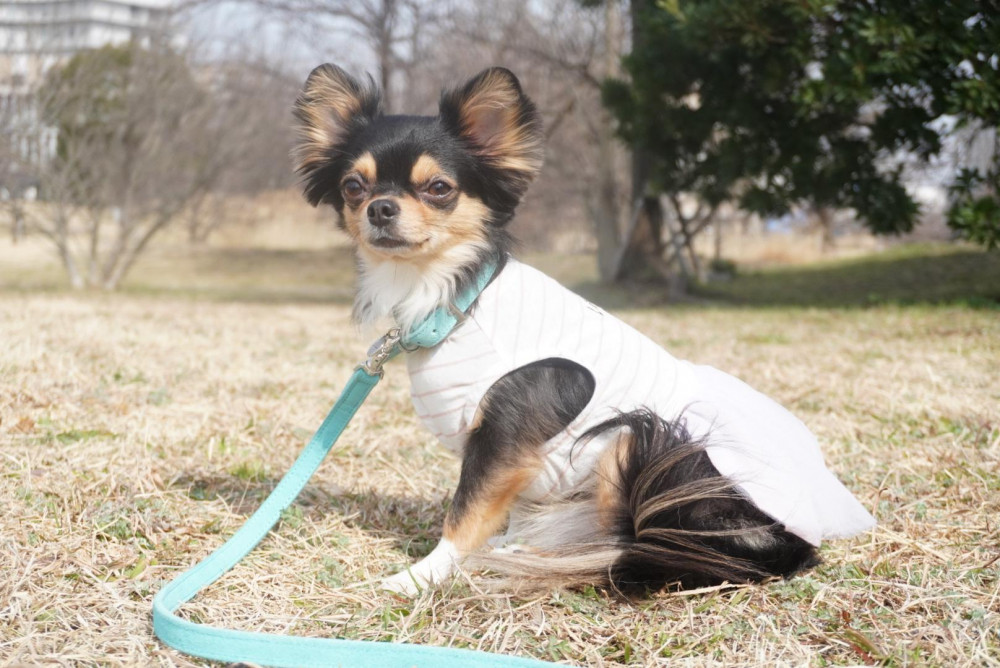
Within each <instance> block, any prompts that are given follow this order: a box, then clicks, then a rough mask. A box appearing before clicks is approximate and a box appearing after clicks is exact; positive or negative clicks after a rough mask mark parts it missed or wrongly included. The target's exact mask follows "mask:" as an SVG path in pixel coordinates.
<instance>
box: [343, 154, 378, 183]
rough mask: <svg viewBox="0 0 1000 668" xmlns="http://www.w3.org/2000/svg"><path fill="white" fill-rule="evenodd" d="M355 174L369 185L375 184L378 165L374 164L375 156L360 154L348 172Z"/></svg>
mask: <svg viewBox="0 0 1000 668" xmlns="http://www.w3.org/2000/svg"><path fill="white" fill-rule="evenodd" d="M349 171H351V172H356V173H357V174H358V175H359V176H360V177H361V178H362V179H364V180H365V182H366V183H368V184H369V185H370V184H372V183H375V179H376V177H377V176H378V165H376V164H375V156H373V155H372V154H371V153H369V152H365V153H362V154H361V155H360V156H358V159H357V160H355V161H354V164H353V165H352V166H351V169H350V170H349Z"/></svg>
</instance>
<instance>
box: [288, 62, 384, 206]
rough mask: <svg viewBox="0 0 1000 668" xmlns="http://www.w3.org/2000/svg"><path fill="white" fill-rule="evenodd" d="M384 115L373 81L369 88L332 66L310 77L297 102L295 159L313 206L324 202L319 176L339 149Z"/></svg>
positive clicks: (322, 186)
mask: <svg viewBox="0 0 1000 668" xmlns="http://www.w3.org/2000/svg"><path fill="white" fill-rule="evenodd" d="M381 113H382V96H381V94H380V92H379V90H378V88H376V86H375V82H374V81H373V80H372V79H371V77H369V78H368V85H367V86H366V85H363V84H362V83H361V82H359V81H358V80H357V79H355V78H354V77H352V76H351V75H349V74H348V73H347V72H345V71H344V70H342V69H340V68H339V67H337V66H336V65H331V64H329V63H327V64H325V65H320V66H319V67H317V68H316V69H314V70H313V71H312V72H311V73H310V74H309V78H308V79H306V83H305V86H304V87H303V88H302V92H301V93H300V94H299V97H298V99H297V100H296V101H295V110H294V114H295V118H296V119H297V120H298V124H297V129H298V142H297V143H296V146H295V150H294V151H293V153H292V155H293V158H294V160H295V171H296V172H298V173H299V174H300V175H301V176H302V177H303V180H304V182H305V195H306V199H307V200H309V203H310V204H312V205H313V206H316V205H317V204H319V203H320V202H321V201H323V196H324V195H323V190H324V184H323V183H322V181H323V179H322V178H319V179H317V176H319V175H321V172H322V171H323V170H324V169H326V168H328V167H329V163H330V158H331V156H332V155H334V154H335V153H336V152H337V149H338V147H339V146H340V145H341V144H342V143H343V142H344V141H345V140H346V139H347V137H348V136H349V135H350V134H351V132H353V131H355V130H357V129H358V128H360V127H361V126H363V125H365V124H368V123H371V122H372V121H373V120H374V119H376V118H377V117H378V116H379V115H381Z"/></svg>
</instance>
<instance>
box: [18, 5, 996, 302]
mask: <svg viewBox="0 0 1000 668" xmlns="http://www.w3.org/2000/svg"><path fill="white" fill-rule="evenodd" d="M188 4H189V5H193V6H196V7H198V8H201V9H205V8H208V10H210V9H211V7H212V6H221V5H226V6H227V7H230V9H231V8H232V7H233V6H237V7H239V8H240V12H243V13H244V14H248V15H251V16H254V17H256V18H254V19H253V20H252V21H251V23H252V24H253V27H252V28H250V27H247V28H246V32H244V33H239V32H237V31H235V30H234V32H232V33H231V34H229V35H228V37H227V38H226V39H228V41H229V42H230V43H231V45H230V46H229V47H226V48H224V49H222V50H221V51H219V50H218V49H217V50H215V51H214V52H210V53H205V52H202V53H199V52H197V50H196V49H192V48H190V47H189V46H188V47H185V48H184V49H179V48H178V47H177V44H179V43H180V41H178V40H172V41H170V42H169V44H172V45H173V46H169V47H168V46H167V44H168V42H167V41H166V40H160V41H158V42H156V43H154V44H150V45H148V48H140V47H138V46H135V45H132V46H125V47H118V48H114V49H111V48H109V49H102V50H99V51H96V52H92V53H82V54H79V55H77V56H76V57H74V58H73V60H71V61H70V62H68V63H66V64H65V65H64V66H63V67H62V68H61V69H60V70H58V71H55V72H53V73H51V74H50V76H49V77H48V80H47V83H46V84H45V85H43V86H41V87H40V88H39V89H38V90H36V91H34V92H33V94H32V95H33V97H34V99H33V100H31V103H32V104H33V105H34V108H35V109H36V111H37V113H36V114H35V115H34V116H33V117H32V116H31V115H30V114H29V115H25V114H23V113H21V114H13V115H10V114H7V111H9V110H7V109H6V108H0V115H4V114H6V116H5V118H4V124H3V126H4V127H3V131H2V132H0V185H2V186H3V187H4V188H7V190H8V191H10V192H20V191H22V190H23V188H24V183H25V182H27V183H32V184H35V185H37V186H38V193H39V196H40V198H41V202H40V204H39V205H38V206H23V204H24V203H23V202H22V201H20V200H18V199H17V197H12V198H11V197H8V200H7V201H6V202H5V204H4V207H5V208H7V209H8V211H9V212H11V213H12V215H11V216H10V217H9V220H10V221H12V230H13V232H14V234H15V236H16V237H17V236H18V235H23V234H25V233H28V232H31V231H37V232H39V233H41V234H44V235H45V236H46V237H47V238H48V239H49V240H51V241H52V242H53V247H54V248H55V249H56V250H57V252H58V253H59V255H60V257H61V258H62V259H63V264H64V265H65V266H66V268H67V272H68V275H69V277H70V280H71V282H72V283H73V284H74V285H77V286H85V285H100V286H103V287H108V288H110V287H114V286H115V285H117V284H118V283H119V282H120V280H121V278H122V276H124V275H125V273H126V272H127V271H128V269H129V267H130V266H132V264H133V263H134V262H135V259H136V257H138V255H139V254H140V253H141V252H142V251H143V249H144V248H146V247H147V245H148V243H149V241H150V239H152V238H154V237H156V236H157V235H159V234H160V232H161V231H162V230H163V229H165V228H166V227H168V226H169V225H171V224H173V223H174V222H183V224H185V225H186V227H187V231H188V236H189V238H190V239H191V240H192V241H195V242H204V241H206V240H207V239H208V237H209V235H210V234H211V233H212V232H213V230H214V229H215V227H216V226H217V224H218V221H219V220H221V219H222V218H221V217H220V216H218V215H216V212H218V211H220V210H221V209H222V208H223V207H224V206H225V202H226V201H227V198H229V197H230V196H231V195H232V194H233V193H255V192H260V191H262V190H267V189H272V188H280V187H284V186H287V185H290V184H291V183H292V182H293V177H292V175H291V172H290V165H289V161H288V158H287V153H288V149H289V145H290V143H291V122H290V117H289V113H288V110H289V108H290V105H291V102H292V100H293V99H294V96H295V91H296V89H297V88H298V86H299V84H300V83H301V80H302V79H303V77H304V75H305V73H306V72H307V71H308V70H309V69H310V68H311V67H312V66H314V65H315V64H316V63H317V62H318V61H319V60H320V59H329V60H335V61H337V62H340V63H341V64H344V65H346V66H347V67H349V68H350V69H352V70H353V71H354V72H356V73H358V74H362V73H363V72H364V71H365V70H370V71H372V72H373V73H374V74H375V78H376V79H377V80H379V81H380V82H381V84H382V85H383V86H384V87H385V88H386V89H387V91H388V95H389V98H388V99H389V103H390V105H391V111H394V112H418V113H433V111H434V109H435V107H436V102H437V96H438V92H439V91H440V89H441V88H442V87H444V86H449V85H454V84H455V82H457V81H460V80H463V79H464V78H465V77H468V76H469V75H471V74H472V73H474V72H475V71H476V70H477V69H479V68H481V67H485V66H488V65H492V64H503V65H506V66H508V67H511V68H512V69H514V70H515V71H516V72H517V73H518V74H519V76H520V77H521V78H522V80H523V81H524V83H525V86H526V87H527V88H528V90H530V91H531V94H532V96H533V98H534V99H535V100H536V102H537V103H538V106H539V109H540V111H541V112H542V115H543V118H544V121H545V126H546V132H547V135H548V136H547V146H548V148H547V165H546V169H545V170H544V172H543V174H542V176H541V178H540V179H539V181H538V183H537V184H536V185H535V187H533V188H532V190H531V192H530V193H529V196H528V198H527V200H526V202H525V204H524V206H523V207H522V209H521V211H522V215H520V216H519V217H518V220H517V222H516V225H517V226H518V230H517V233H518V236H520V237H521V238H523V239H524V240H525V241H526V242H527V243H528V244H530V245H541V244H549V243H553V240H554V239H557V240H559V245H560V247H561V248H564V249H565V248H587V249H593V248H594V247H595V246H596V249H597V255H598V264H599V267H600V272H601V276H602V277H603V278H604V279H605V280H609V281H613V280H623V279H636V278H638V279H644V278H649V277H652V278H653V279H655V280H661V279H662V278H664V277H671V278H672V277H675V276H676V275H677V274H678V272H679V270H682V269H683V270H684V273H687V274H689V275H691V276H692V277H695V276H698V275H701V274H703V273H704V272H703V271H702V270H703V268H704V267H703V266H702V265H703V264H704V260H703V258H702V257H700V255H699V253H698V252H696V249H695V243H694V242H695V240H696V239H697V237H698V235H699V234H701V233H703V232H704V231H705V230H706V229H708V228H709V227H714V229H715V230H716V231H718V230H719V229H720V218H723V217H726V218H733V217H734V216H735V215H740V214H734V212H735V211H739V212H745V213H757V214H760V215H762V216H764V217H768V218H771V217H777V216H781V215H783V214H785V213H787V212H789V211H791V210H808V211H810V212H812V213H813V214H814V217H815V219H817V220H818V221H820V222H821V223H823V226H824V229H825V230H826V232H827V238H830V235H831V225H830V221H832V220H833V219H834V215H835V214H839V215H840V216H841V217H844V215H843V213H841V212H845V211H847V212H850V214H851V215H852V216H854V217H855V218H856V219H858V220H860V221H861V222H862V223H863V224H864V225H866V226H867V227H868V228H869V229H871V230H873V231H875V232H878V233H896V232H905V231H907V230H910V229H911V228H912V227H913V225H914V223H915V221H916V220H917V219H918V216H919V215H920V210H919V207H918V206H917V203H916V201H915V199H914V197H913V194H912V188H911V186H912V184H913V181H914V174H915V173H916V172H917V171H918V169H917V168H919V171H920V172H921V174H922V175H923V176H922V178H923V177H925V176H927V175H930V176H929V177H928V178H932V179H934V180H936V181H938V182H941V183H943V184H945V185H948V186H950V189H949V190H948V191H947V192H948V195H947V197H948V206H949V208H948V212H947V220H948V222H949V224H950V225H951V228H952V229H953V230H955V232H956V234H960V235H962V236H964V237H966V238H968V239H970V240H973V241H976V242H978V243H981V244H983V245H986V246H988V247H991V246H994V245H997V244H998V242H1000V196H998V191H1000V189H998V180H1000V166H998V165H1000V158H998V157H997V156H998V154H1000V151H998V146H997V133H996V128H997V126H998V124H1000V93H998V91H1000V84H998V56H997V51H998V49H997V46H996V45H997V44H998V43H1000V29H998V22H1000V19H998V18H997V17H998V16H1000V14H998V13H997V12H995V11H990V9H991V6H990V3H986V2H983V1H982V0H979V1H977V0H956V2H950V3H947V4H946V5H941V6H939V3H936V2H933V1H932V0H879V1H877V2H875V1H873V2H861V3H858V2H847V1H846V0H842V1H838V0H805V1H804V2H791V1H790V0H747V1H746V2H741V3H735V4H734V3H731V2H724V1H723V0H672V1H671V2H656V1H654V0H631V1H630V2H623V1H622V0H547V1H546V2H535V1H533V0H491V1H489V2H482V3H475V4H469V3H457V2H454V3H452V2H430V1H429V0H365V2H360V3H345V2H341V1H340V0H243V1H242V2H239V3H235V5H234V3H220V2H214V1H212V0H199V1H198V2H193V3H188ZM201 9H199V10H198V11H200V10H201ZM191 22H192V23H197V22H198V21H197V20H192V21H191ZM275 23H281V24H282V26H283V27H282V28H281V30H283V31H284V32H283V33H282V38H278V39H276V38H275V35H273V34H271V35H270V36H269V38H268V39H264V38H263V36H264V35H265V33H268V31H269V29H271V28H273V27H274V24H275ZM271 32H273V30H272V31H271ZM257 35H260V36H261V39H259V40H257V43H255V40H254V38H255V36H257ZM287 35H295V36H299V37H301V39H289V38H288V37H287ZM269 40H270V42H271V44H270V45H265V42H268V41H269ZM293 42H294V43H293ZM236 45H238V46H236ZM226 49H229V50H228V51H227V50H226ZM625 52H628V55H627V56H626V57H625V58H624V59H623V58H622V55H623V54H624V53H625ZM602 102H603V105H602ZM615 133H617V134H618V136H619V137H620V138H621V139H623V140H624V142H618V141H616V140H615ZM29 149H30V150H29ZM49 158H52V159H49ZM963 170H964V171H963Z"/></svg>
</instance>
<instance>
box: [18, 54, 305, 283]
mask: <svg viewBox="0 0 1000 668" xmlns="http://www.w3.org/2000/svg"><path fill="white" fill-rule="evenodd" d="M201 78H202V79H203V81H198V80H196V79H195V76H194V74H193V73H192V71H191V69H190V68H189V66H188V64H187V62H186V59H185V58H184V57H183V56H182V55H181V54H179V53H176V52H174V51H172V50H170V49H169V48H166V47H164V46H161V45H156V44H154V45H152V46H150V47H149V48H144V47H141V46H139V45H136V44H130V45H126V46H121V47H110V46H109V47H104V48H101V49H96V50H91V51H85V52H81V53H79V54H77V55H76V56H74V57H73V58H71V59H70V60H68V61H67V62H66V63H65V64H64V65H63V66H62V67H59V68H57V69H54V70H52V71H50V72H49V74H48V75H47V77H46V79H45V81H44V83H43V84H42V85H41V86H40V87H38V88H37V89H36V90H35V91H34V92H33V95H32V97H30V98H29V99H27V100H25V101H24V104H23V105H22V110H21V113H18V114H15V116H14V118H13V119H12V120H15V121H17V122H16V123H11V124H10V125H9V126H8V127H10V128H11V129H10V130H9V134H8V143H9V144H11V145H12V146H13V147H14V149H13V150H8V151H5V152H4V153H3V162H4V164H5V165H6V167H5V171H10V172H15V173H17V174H20V175H23V177H24V178H27V179H28V180H29V181H30V182H31V183H32V184H33V185H34V186H35V187H36V188H37V191H38V201H37V202H34V203H27V202H25V201H24V200H23V199H22V198H18V197H9V198H8V200H7V201H6V202H5V205H6V207H7V208H8V209H9V210H10V212H11V214H12V216H11V217H12V219H13V220H15V221H18V220H20V221H23V224H24V227H25V228H26V229H27V231H28V232H37V233H39V234H41V235H42V236H44V237H45V238H47V239H48V240H49V241H51V242H52V244H53V247H54V248H55V250H56V252H57V253H58V256H59V258H60V261H61V262H62V264H63V266H64V268H65V270H66V273H67V275H68V277H69V280H70V284H71V285H72V286H73V287H74V288H85V287H100V288H103V289H114V288H116V287H117V286H118V285H119V284H120V282H121V280H122V279H123V278H124V276H125V275H126V274H127V273H128V271H129V270H130V269H131V268H132V267H133V265H134V264H135V262H136V260H137V259H138V258H139V256H140V255H141V254H142V253H143V252H144V251H145V250H146V249H147V247H148V246H149V243H150V241H151V240H152V239H153V238H155V237H156V236H157V235H159V234H160V233H161V232H162V231H163V230H164V229H166V228H167V227H168V226H170V225H172V224H174V223H175V222H177V221H178V220H180V219H181V217H182V215H181V214H183V213H185V212H187V213H189V214H191V215H193V214H194V213H196V212H197V211H198V209H199V204H200V203H201V202H202V201H203V200H204V198H205V197H206V196H207V195H208V194H210V193H212V192H213V191H215V190H218V189H221V188H229V189H237V190H238V189H240V186H241V185H245V184H246V182H247V179H248V178H250V179H254V178H256V179H258V180H261V179H263V180H265V181H266V180H268V178H270V177H269V176H268V175H266V174H262V173H261V170H260V168H257V169H256V170H254V169H252V168H250V166H251V163H253V162H254V160H252V158H254V157H255V155H257V154H255V151H256V150H257V149H259V147H261V146H262V145H263V146H272V145H273V144H274V141H272V140H271V139H270V138H269V137H270V135H269V134H268V133H267V132H262V131H261V129H262V128H265V127H267V126H268V125H269V124H270V125H274V124H275V123H274V119H273V118H270V117H269V115H268V113H265V112H264V111H263V110H266V109H268V106H267V104H266V100H264V99H262V96H260V95H250V94H246V93H245V92H244V93H240V91H239V90H238V89H236V88H234V87H233V86H230V85H228V84H229V83H231V82H232V81H234V79H235V78H234V77H233V76H232V73H231V72H229V71H228V70H227V69H226V68H220V67H216V68H208V69H205V70H203V73H202V77H201ZM287 97H288V99H291V97H292V93H291V91H289V94H288V96H287ZM275 106H276V105H274V104H272V105H271V108H272V109H273V108H275ZM277 106H278V107H279V108H280V111H279V112H278V113H279V114H280V116H279V118H280V119H281V120H284V118H285V117H286V115H287V104H279V105H277ZM286 134H287V133H286ZM289 143H290V142H289ZM281 154H282V155H285V154H286V150H285V149H284V148H282V150H281ZM270 162H271V163H272V164H273V163H274V162H275V161H274V160H273V159H272V160H271V161H270ZM278 163H279V166H278V168H279V169H280V170H281V172H282V173H284V172H286V171H287V162H286V161H285V160H284V159H282V160H280V161H278ZM265 171H268V170H265ZM273 173H274V169H273V168H272V169H271V170H269V174H273ZM234 174H238V175H239V177H238V178H233V175H234ZM283 182H284V183H287V180H285V181H283ZM188 219H189V220H191V216H189V218H188ZM210 227H211V224H207V225H206V224H205V223H204V222H201V223H200V228H199V229H197V230H194V229H192V231H191V233H192V235H193V236H198V237H199V238H201V237H203V236H204V234H205V233H207V231H209V229H210Z"/></svg>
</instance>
